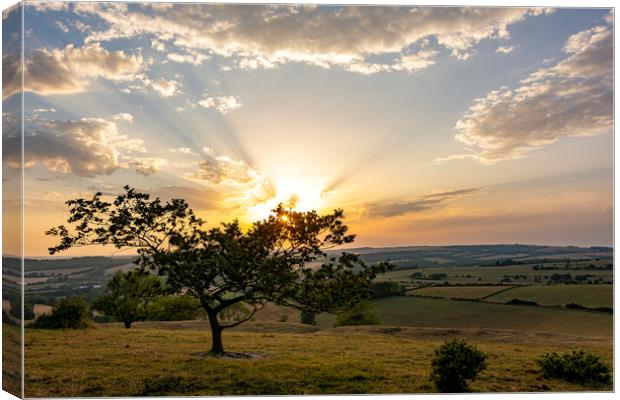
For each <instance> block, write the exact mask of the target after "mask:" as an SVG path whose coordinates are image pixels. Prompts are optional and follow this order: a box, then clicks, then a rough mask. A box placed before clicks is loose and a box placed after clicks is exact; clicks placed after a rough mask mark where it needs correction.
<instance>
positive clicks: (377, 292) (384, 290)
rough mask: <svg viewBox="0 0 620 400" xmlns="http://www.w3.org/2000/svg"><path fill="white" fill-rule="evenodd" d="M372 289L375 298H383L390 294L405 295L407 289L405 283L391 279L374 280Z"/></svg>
mask: <svg viewBox="0 0 620 400" xmlns="http://www.w3.org/2000/svg"><path fill="white" fill-rule="evenodd" d="M370 290H371V291H372V297H373V298H374V299H381V298H384V297H389V296H403V295H405V293H406V291H407V289H406V288H405V286H404V285H402V284H400V283H397V282H390V281H383V282H373V283H372V284H371V286H370Z"/></svg>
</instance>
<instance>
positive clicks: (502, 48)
mask: <svg viewBox="0 0 620 400" xmlns="http://www.w3.org/2000/svg"><path fill="white" fill-rule="evenodd" d="M514 49H515V47H514V46H499V47H498V48H497V49H495V52H496V53H503V54H508V53H511V52H512V51H513V50H514Z"/></svg>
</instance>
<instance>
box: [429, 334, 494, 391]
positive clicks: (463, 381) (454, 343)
mask: <svg viewBox="0 0 620 400" xmlns="http://www.w3.org/2000/svg"><path fill="white" fill-rule="evenodd" d="M485 360H486V355H485V354H484V353H483V352H481V351H480V350H478V349H477V348H476V347H475V346H473V345H469V344H467V343H466V342H465V341H464V340H459V339H453V340H451V341H448V342H446V343H444V344H443V345H441V346H440V347H439V348H438V349H436V350H435V358H434V359H433V361H432V373H431V379H432V380H433V381H434V382H435V385H436V386H437V390H439V391H440V392H445V393H461V392H465V391H467V390H468V387H467V380H468V379H474V378H475V377H476V375H477V374H478V372H480V371H482V370H483V369H485V368H486V361H485Z"/></svg>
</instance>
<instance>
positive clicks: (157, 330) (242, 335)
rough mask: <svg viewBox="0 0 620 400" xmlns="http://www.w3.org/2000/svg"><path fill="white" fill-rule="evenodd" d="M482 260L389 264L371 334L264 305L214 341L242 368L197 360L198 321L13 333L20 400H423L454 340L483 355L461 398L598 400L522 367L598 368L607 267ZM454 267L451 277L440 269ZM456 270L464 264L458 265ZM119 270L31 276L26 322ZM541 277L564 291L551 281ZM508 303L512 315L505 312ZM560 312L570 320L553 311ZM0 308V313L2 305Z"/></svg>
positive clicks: (523, 257)
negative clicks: (350, 399)
mask: <svg viewBox="0 0 620 400" xmlns="http://www.w3.org/2000/svg"><path fill="white" fill-rule="evenodd" d="M485 249H486V250H484V249H483V250H484V251H483V254H477V253H476V252H475V251H472V250H471V249H470V250H467V249H463V248H460V249H459V251H460V253H458V252H456V250H455V249H451V250H450V251H451V252H450V253H448V252H447V251H446V250H445V249H441V250H438V249H435V248H426V250H425V251H426V253H424V252H422V253H420V252H421V250H420V249H419V248H416V250H415V252H414V253H415V254H414V255H416V254H417V256H418V257H419V256H420V254H422V255H425V257H426V258H424V259H425V260H426V261H425V262H427V261H428V260H429V259H431V258H432V259H433V260H435V264H433V265H432V266H430V265H428V266H420V265H413V266H409V267H407V268H402V265H401V268H396V269H395V270H392V271H389V272H387V273H385V274H382V275H380V276H378V277H377V279H376V281H377V282H391V284H395V285H397V286H401V287H402V288H403V291H401V292H400V293H399V294H398V295H390V296H387V297H381V298H375V299H374V300H372V304H373V306H374V307H375V309H376V312H377V315H378V317H379V320H380V325H377V326H360V327H339V328H334V327H333V325H334V321H335V319H336V316H335V315H333V314H320V315H318V316H317V324H316V325H304V324H301V323H300V322H301V321H300V314H299V312H298V311H296V310H294V309H290V308H284V307H279V306H276V305H274V304H268V305H267V307H265V308H264V309H263V310H261V311H260V312H259V313H258V314H256V316H255V317H254V318H253V319H252V321H250V322H248V323H245V324H242V325H239V326H238V327H236V328H234V329H232V330H227V331H225V335H224V342H225V347H226V350H228V351H233V352H243V353H247V354H249V355H252V356H253V357H254V358H252V359H244V360H239V359H226V358H223V359H214V358H211V357H206V356H205V352H206V351H207V350H208V349H209V346H210V343H209V340H210V337H209V335H210V332H209V329H210V328H209V323H208V321H206V320H204V319H199V320H195V321H147V322H136V323H135V324H134V325H133V327H132V328H131V329H129V330H127V329H124V328H122V324H120V323H116V322H113V323H103V324H97V325H96V328H93V329H86V330H80V331H52V330H35V329H29V328H27V329H26V338H25V339H26V344H27V346H26V352H27V353H26V374H27V376H26V395H27V396H31V397H45V396H116V395H125V396H134V395H221V394H227V395H234V394H238V395H244V394H248V395H249V394H309V393H313V394H329V393H404V392H407V393H421V392H433V391H434V390H435V387H434V386H433V384H432V382H431V381H430V379H429V372H430V360H431V358H432V355H433V350H434V348H436V347H437V346H439V345H441V344H442V343H443V342H444V341H445V340H446V339H448V338H452V337H460V338H465V339H466V340H468V341H470V342H471V343H474V344H476V345H477V346H478V347H479V348H480V349H482V350H483V351H485V352H487V353H488V355H489V367H488V368H487V370H485V371H483V372H482V374H481V376H480V379H478V380H476V381H474V382H473V384H472V390H473V391H502V392H511V391H547V390H552V391H573V390H609V389H610V388H609V387H604V386H587V385H586V386H582V385H576V384H569V383H566V382H563V381H558V380H549V379H543V378H542V377H541V376H540V372H539V370H538V369H537V365H536V363H535V361H534V359H535V358H536V357H539V356H541V355H544V354H545V353H547V352H549V351H558V352H565V351H569V350H577V349H584V350H587V351H591V352H593V353H595V354H597V355H600V356H601V357H602V359H603V360H605V361H606V362H608V363H611V358H612V337H613V330H612V325H613V314H612V313H610V312H609V311H607V312H602V311H596V310H593V309H595V308H597V307H608V308H612V307H613V304H612V292H613V286H612V285H611V284H610V283H612V282H613V270H612V269H611V268H609V266H610V263H611V260H610V259H608V258H605V257H606V256H605V255H601V254H602V253H601V252H600V251H599V252H594V253H592V251H591V249H583V251H582V252H579V251H577V250H576V249H575V248H571V249H566V251H565V252H562V251H560V250H558V249H557V248H555V249H554V251H556V252H558V253H557V254H555V255H553V254H549V253H548V251H549V250H546V251H547V253H546V254H545V257H547V258H546V259H544V260H543V259H540V258H539V256H540V255H538V256H536V255H532V254H531V252H532V251H533V250H532V251H531V252H530V253H525V252H524V250H520V251H521V253H519V254H516V253H510V252H509V251H508V250H509V249H508V248H501V249H494V250H495V251H494V252H491V255H489V254H488V253H489V250H488V246H487V247H485ZM536 249H538V248H536ZM513 250H514V249H513ZM517 250H519V249H517ZM530 250H531V249H530ZM569 250H570V251H571V252H572V253H570V254H569V253H568V251H569ZM537 251H542V250H540V249H538V250H537ZM408 252H409V250H407V251H405V253H406V257H410V256H411V254H410V252H409V253H408ZM361 253H364V254H366V257H369V259H370V260H369V261H372V259H373V257H377V255H376V254H375V253H376V252H373V251H371V250H368V249H366V250H360V254H361ZM381 253H382V254H383V253H385V252H384V251H381ZM423 253H424V254H423ZM438 253H442V254H443V258H440V257H439V255H438ZM500 253H501V254H500ZM588 254H589V255H588ZM605 254H606V253H605ZM384 255H385V254H383V256H384ZM457 255H458V257H460V258H459V260H460V261H459V262H455V264H448V265H444V264H442V263H443V261H441V262H440V260H452V261H454V260H456V258H457ZM493 255H494V256H493ZM562 255H564V256H566V258H562V257H561V256H562ZM401 256H402V257H405V256H404V255H402V254H401ZM451 257H452V258H451ZM489 257H490V258H489ZM504 257H509V258H504ZM517 257H519V260H516V258H517ZM528 257H529V258H528ZM466 259H467V260H469V262H470V264H468V265H461V264H459V263H460V262H463V263H464V262H465V260H466ZM481 260H482V261H481ZM129 261H130V260H128V259H127V258H124V259H122V258H121V259H96V260H95V263H94V266H93V265H90V264H88V262H87V260H80V259H70V260H57V261H55V262H56V263H57V264H54V263H50V262H48V263H47V264H37V263H35V264H37V265H36V268H32V269H30V271H29V273H30V274H31V277H37V278H45V279H46V281H45V282H40V283H31V284H29V285H27V293H26V301H27V302H28V301H29V299H30V300H31V301H33V302H34V303H36V306H35V308H34V311H35V314H40V313H43V312H46V313H49V311H50V308H49V304H51V303H52V302H53V300H54V299H55V298H59V297H62V296H73V295H85V296H86V297H87V299H92V297H93V296H96V295H97V294H98V293H101V291H102V285H104V284H105V282H106V280H107V279H109V278H110V276H111V274H113V273H114V272H115V271H116V270H126V269H128V268H131V264H130V263H129ZM418 262H420V260H417V261H416V263H418ZM401 264H403V263H401ZM438 264H441V265H438ZM11 265H12V264H11V263H8V267H9V268H10V267H11ZM42 265H43V266H42ZM47 267H50V268H47ZM5 268H7V267H6V266H5ZM553 274H558V275H556V277H557V276H562V277H564V278H562V279H564V281H561V282H556V281H555V280H554V279H556V278H552V276H553ZM567 274H570V278H569V279H568V278H567V279H565V277H566V275H567ZM5 276H6V275H5ZM578 276H579V278H577V277H578ZM513 299H518V300H519V301H521V302H522V303H523V304H506V303H509V302H511V301H513ZM528 302H529V303H528ZM570 303H574V304H578V305H580V306H583V307H584V308H582V309H576V308H566V305H567V304H570ZM3 308H4V309H5V311H6V310H8V309H10V304H9V302H8V301H4V302H3ZM202 318H204V316H203V317H202ZM93 343H97V346H92V344H93ZM171 346H172V347H174V350H175V351H169V349H170V348H171ZM102 377H106V378H105V379H103V378H102Z"/></svg>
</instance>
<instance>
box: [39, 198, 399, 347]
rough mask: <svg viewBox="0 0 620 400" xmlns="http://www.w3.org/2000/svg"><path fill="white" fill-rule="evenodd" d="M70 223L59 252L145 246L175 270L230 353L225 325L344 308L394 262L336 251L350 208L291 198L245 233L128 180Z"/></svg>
mask: <svg viewBox="0 0 620 400" xmlns="http://www.w3.org/2000/svg"><path fill="white" fill-rule="evenodd" d="M67 205H68V207H69V214H70V216H69V219H68V223H69V224H71V226H70V228H71V229H69V228H67V227H66V226H62V225H61V226H58V227H56V228H52V229H50V230H49V231H48V232H47V234H48V235H51V236H57V237H59V239H60V243H59V244H58V245H57V246H55V247H52V248H50V249H49V251H50V254H54V253H57V252H59V251H63V250H67V249H70V248H73V247H81V246H91V245H106V244H108V245H114V246H115V247H117V248H136V249H137V251H138V255H139V256H138V259H137V261H136V263H137V264H138V265H139V266H140V267H141V268H142V269H144V270H148V269H150V270H155V271H157V272H158V273H159V274H160V275H163V276H165V277H166V286H167V287H168V288H169V289H171V290H173V291H176V292H178V293H181V292H182V293H184V294H187V295H191V296H194V297H196V298H197V299H198V300H199V301H200V304H201V305H202V307H203V308H204V310H205V311H206V314H207V316H208V318H209V322H210V325H211V332H212V348H211V353H212V354H216V355H218V354H222V353H224V347H223V343H222V331H223V330H224V329H226V328H231V327H234V326H237V325H239V324H241V323H243V322H246V321H248V320H250V319H251V318H252V317H253V316H254V314H255V313H256V312H257V311H258V310H260V309H261V308H262V307H263V306H264V305H265V304H266V303H268V302H272V303H275V304H278V305H283V306H289V307H294V308H296V309H298V310H301V311H302V312H306V313H311V314H318V313H320V312H335V311H337V310H340V309H342V308H344V307H348V306H350V305H351V304H354V303H355V302H357V301H359V300H360V299H363V298H367V297H368V296H369V292H370V290H369V285H370V282H371V281H372V280H373V279H374V278H375V276H376V275H377V274H378V273H381V272H385V271H386V270H387V269H389V268H391V267H392V265H391V264H389V263H387V262H382V263H377V264H374V265H367V264H365V263H364V262H363V261H362V260H361V259H360V258H359V256H358V255H355V254H349V253H341V254H340V255H338V256H332V255H328V253H326V252H327V251H328V250H330V249H333V248H334V247H336V246H339V245H342V244H346V243H351V242H353V240H354V238H355V235H351V234H348V228H347V226H346V225H345V224H344V223H343V218H344V213H343V211H342V210H340V209H337V210H335V211H333V213H331V214H327V215H319V214H318V213H317V212H316V211H309V212H298V211H293V210H289V209H285V208H284V207H283V206H282V205H280V206H278V207H277V208H276V209H275V210H273V212H272V214H271V215H270V216H269V217H268V218H266V219H264V220H262V221H257V222H254V223H253V224H252V225H251V226H250V227H249V228H248V229H246V230H242V229H241V227H240V224H239V222H238V221H236V220H235V221H233V222H231V223H222V224H221V225H220V226H219V227H216V228H211V229H204V228H203V224H204V221H202V220H201V219H200V218H198V217H196V215H195V214H194V212H193V211H192V210H191V209H190V208H189V206H188V205H187V203H186V202H185V201H184V200H180V199H173V200H171V201H168V202H166V203H162V202H161V200H160V199H159V198H155V199H154V200H151V199H150V196H149V195H148V194H145V193H140V192H137V191H136V190H135V189H132V188H130V187H128V186H125V193H124V194H121V195H119V196H117V197H116V198H115V199H114V201H112V202H106V201H103V200H102V199H101V193H96V194H95V195H94V196H93V197H92V199H90V200H85V199H75V200H70V201H68V202H67ZM239 303H243V304H245V305H247V306H249V307H250V308H251V311H250V312H248V313H247V315H246V316H245V317H243V318H241V319H239V320H238V321H234V322H227V321H223V320H222V318H221V317H220V313H221V312H222V311H224V310H225V309H227V308H228V307H231V306H233V305H235V304H239Z"/></svg>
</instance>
